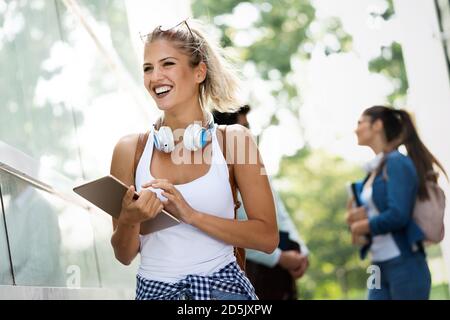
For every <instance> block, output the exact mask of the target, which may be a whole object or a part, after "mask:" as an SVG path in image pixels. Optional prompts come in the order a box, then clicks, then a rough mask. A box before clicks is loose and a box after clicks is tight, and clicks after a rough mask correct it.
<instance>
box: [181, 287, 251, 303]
mask: <svg viewBox="0 0 450 320" xmlns="http://www.w3.org/2000/svg"><path fill="white" fill-rule="evenodd" d="M210 295H211V299H212V300H251V297H249V296H247V295H245V294H240V293H231V292H226V291H222V290H218V289H213V290H211V292H210ZM178 300H193V295H192V293H191V292H190V291H189V289H183V290H181V291H180V292H179V293H178Z"/></svg>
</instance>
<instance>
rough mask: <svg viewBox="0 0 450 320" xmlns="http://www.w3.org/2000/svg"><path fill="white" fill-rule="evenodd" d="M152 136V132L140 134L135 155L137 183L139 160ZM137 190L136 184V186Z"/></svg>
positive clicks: (134, 171)
mask: <svg viewBox="0 0 450 320" xmlns="http://www.w3.org/2000/svg"><path fill="white" fill-rule="evenodd" d="M149 134H150V131H147V132H146V133H140V134H139V137H138V141H137V144H136V152H135V153H134V164H133V180H134V181H136V170H137V166H138V164H139V160H140V159H141V156H142V153H143V152H144V149H145V145H146V144H147V140H148V136H149ZM134 187H135V188H136V182H135V186H134Z"/></svg>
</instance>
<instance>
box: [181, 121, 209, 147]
mask: <svg viewBox="0 0 450 320" xmlns="http://www.w3.org/2000/svg"><path fill="white" fill-rule="evenodd" d="M203 130H204V129H203V128H202V126H200V125H199V124H197V123H193V124H190V125H189V126H188V127H187V128H186V130H184V135H183V143H184V147H185V148H186V149H188V150H189V151H197V150H198V149H199V148H202V147H203V145H202V131H203Z"/></svg>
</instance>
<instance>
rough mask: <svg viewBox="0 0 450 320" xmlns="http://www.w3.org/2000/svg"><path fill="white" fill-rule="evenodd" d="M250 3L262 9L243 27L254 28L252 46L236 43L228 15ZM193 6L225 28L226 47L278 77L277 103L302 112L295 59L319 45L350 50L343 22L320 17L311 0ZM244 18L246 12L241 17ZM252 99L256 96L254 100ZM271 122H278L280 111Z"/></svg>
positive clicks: (204, 1)
mask: <svg viewBox="0 0 450 320" xmlns="http://www.w3.org/2000/svg"><path fill="white" fill-rule="evenodd" d="M244 5H245V6H251V7H252V8H253V10H255V11H256V12H257V16H258V17H257V19H256V20H255V21H254V22H253V24H252V26H251V27H250V28H247V29H246V30H244V31H251V30H253V31H255V30H256V32H257V34H258V36H256V37H254V39H253V41H252V43H251V44H249V45H245V46H242V45H239V44H237V43H236V35H237V34H238V32H239V31H243V30H239V29H237V28H235V27H234V26H233V25H232V24H231V23H230V22H229V21H228V20H227V19H225V18H226V17H227V16H229V15H232V14H233V13H236V11H237V10H238V9H239V7H240V6H244ZM192 11H193V14H194V16H195V17H197V18H201V19H203V20H206V21H210V22H212V19H214V23H215V25H216V26H217V27H218V28H219V30H220V32H221V42H222V45H223V46H224V47H225V48H230V47H232V48H233V50H234V51H236V52H237V53H238V55H239V58H241V59H242V60H243V61H251V62H253V63H254V64H255V66H256V68H257V70H258V72H259V74H260V76H261V78H262V79H265V80H271V81H277V82H279V87H280V89H277V90H274V91H272V95H273V96H274V97H275V98H276V100H277V106H278V107H280V108H288V109H290V110H291V111H293V114H295V115H296V114H298V109H299V92H298V90H297V85H296V83H294V81H293V80H292V77H291V76H292V74H293V72H292V59H293V58H298V59H309V57H310V54H311V51H312V50H313V48H314V47H316V46H319V47H321V48H322V49H323V50H324V52H325V53H326V54H333V53H338V52H341V51H346V50H348V49H349V48H350V44H351V38H350V36H349V35H348V34H346V33H345V32H344V31H343V29H342V26H341V24H340V21H339V20H338V19H336V18H330V19H327V20H325V21H321V22H320V23H315V25H314V28H311V26H312V24H313V23H314V22H317V19H316V16H315V9H314V7H313V6H312V5H311V3H310V1H309V0H279V1H275V0H269V1H266V0H255V1H252V2H247V1H236V0H224V1H220V2H217V1H213V0H194V1H193V4H192ZM240 18H242V19H245V17H240ZM249 102H250V103H252V101H249ZM273 117H274V119H273V121H272V123H273V122H275V121H276V120H277V119H276V115H274V116H273Z"/></svg>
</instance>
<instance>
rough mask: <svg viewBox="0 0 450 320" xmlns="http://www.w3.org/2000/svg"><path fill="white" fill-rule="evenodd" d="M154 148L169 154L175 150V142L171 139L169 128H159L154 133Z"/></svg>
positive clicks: (171, 134)
mask: <svg viewBox="0 0 450 320" xmlns="http://www.w3.org/2000/svg"><path fill="white" fill-rule="evenodd" d="M154 145H155V147H156V148H157V149H158V150H160V151H163V152H165V153H170V152H172V151H173V149H175V142H174V139H173V133H172V129H170V127H165V126H163V127H161V128H159V130H158V131H155V135H154Z"/></svg>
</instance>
